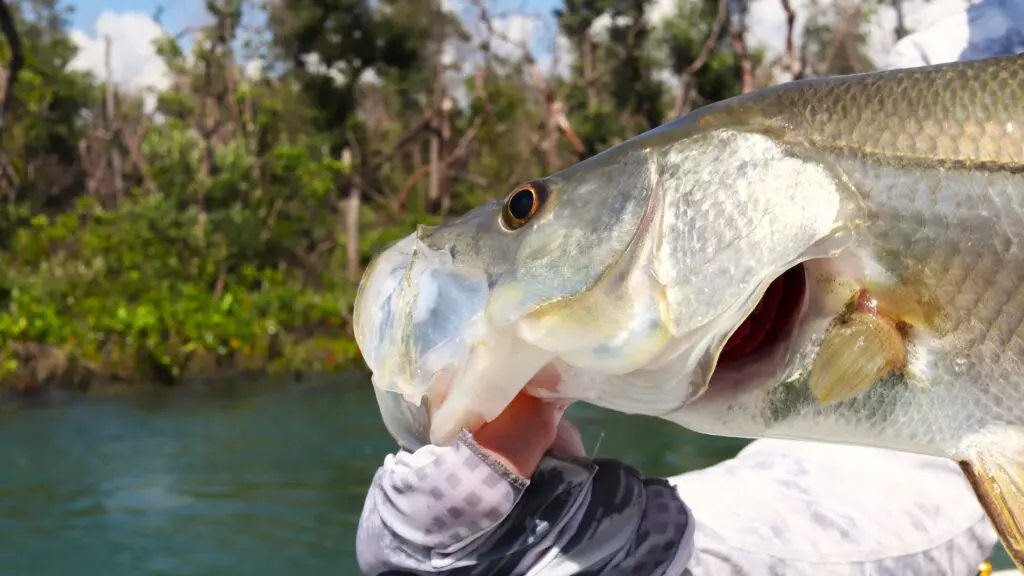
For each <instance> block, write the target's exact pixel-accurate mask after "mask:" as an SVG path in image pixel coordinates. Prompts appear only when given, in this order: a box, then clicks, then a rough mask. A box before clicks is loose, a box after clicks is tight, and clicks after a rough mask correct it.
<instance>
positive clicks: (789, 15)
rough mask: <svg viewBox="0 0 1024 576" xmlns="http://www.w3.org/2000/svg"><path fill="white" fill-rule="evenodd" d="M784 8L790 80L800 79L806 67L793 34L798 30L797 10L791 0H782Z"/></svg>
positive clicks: (787, 65)
mask: <svg viewBox="0 0 1024 576" xmlns="http://www.w3.org/2000/svg"><path fill="white" fill-rule="evenodd" d="M782 9H783V10H784V11H785V12H786V68H787V69H788V70H789V74H790V76H792V78H790V80H798V79H799V78H801V77H803V75H804V69H803V66H802V65H801V63H800V59H798V58H797V55H796V44H795V41H794V39H793V35H794V34H795V32H796V30H795V29H796V10H794V9H793V4H792V2H790V0H782Z"/></svg>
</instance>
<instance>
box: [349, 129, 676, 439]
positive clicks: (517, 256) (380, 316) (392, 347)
mask: <svg viewBox="0 0 1024 576" xmlns="http://www.w3.org/2000/svg"><path fill="white" fill-rule="evenodd" d="M651 168H652V165H651V158H650V156H649V155H648V153H647V152H646V151H645V150H643V149H641V148H619V149H612V150H610V151H608V152H606V153H605V154H602V155H598V156H595V157H593V158H591V159H588V160H587V161H584V162H582V163H580V164H577V165H575V166H573V167H570V168H569V169H566V170H564V171H562V172H559V173H557V174H554V175H552V176H550V177H547V178H543V179H538V180H534V181H530V182H526V183H524V184H521V185H519V186H517V187H515V188H514V189H513V190H511V191H510V192H509V193H508V194H507V195H506V196H505V198H503V199H502V200H497V201H493V202H490V203H487V204H485V205H482V206H479V207H477V208H476V209H474V210H471V211H469V212H467V213H466V214H464V215H462V216H460V217H457V218H454V219H452V220H450V221H448V222H446V223H444V224H441V225H439V226H436V227H425V226H421V227H419V228H418V229H417V230H416V232H415V233H413V234H410V235H409V236H407V237H405V238H403V239H401V240H399V241H398V242H396V243H394V244H393V245H391V246H389V247H387V248H386V249H384V250H383V251H382V252H381V253H379V254H378V255H377V257H376V258H375V259H374V260H373V261H372V262H371V264H370V266H369V267H368V268H367V270H366V271H365V272H364V274H363V278H362V280H361V282H360V286H359V289H358V292H357V296H356V301H355V311H354V326H355V336H356V341H357V343H358V345H359V348H360V351H361V353H362V355H363V358H364V360H365V361H366V363H367V365H368V366H369V368H370V369H371V371H372V373H373V382H374V388H375V391H376V393H377V397H378V401H379V403H380V407H381V413H382V415H383V417H384V421H385V423H386V424H387V426H388V428H389V430H390V431H391V433H392V435H393V436H394V437H395V438H396V439H397V440H398V441H399V443H401V444H403V445H405V446H406V447H410V448H415V447H416V446H419V445H422V444H423V443H424V442H425V441H426V439H427V438H428V437H429V440H430V441H431V442H433V443H437V444H441V443H447V442H448V441H450V440H451V439H452V438H453V437H454V435H455V434H456V433H457V432H458V431H459V430H460V429H462V428H466V429H470V430H473V429H475V428H476V427H478V426H480V425H481V424H483V423H484V422H487V421H489V420H491V419H493V418H494V417H496V416H497V415H498V414H500V412H501V411H502V410H503V409H504V407H505V406H507V405H508V403H509V402H510V401H511V400H512V399H513V398H514V397H515V395H516V394H517V393H519V392H520V391H521V390H522V389H523V387H524V386H525V385H526V383H527V382H528V381H529V380H530V379H531V378H532V377H533V376H534V375H535V374H537V372H539V371H540V370H541V369H543V368H544V367H545V366H548V365H550V364H551V363H552V362H553V361H556V360H558V359H559V358H560V357H562V356H573V354H572V353H571V352H575V359H576V360H577V363H579V362H580V361H581V360H583V361H582V364H581V365H580V366H579V368H582V369H584V370H586V369H588V368H592V367H591V366H589V365H587V364H586V361H585V359H586V357H588V356H598V357H600V358H601V362H602V363H603V364H604V365H606V366H612V367H614V366H615V365H616V364H617V362H618V361H619V359H617V358H615V357H613V356H610V355H609V352H608V351H605V352H604V353H601V350H600V348H601V346H602V344H606V343H607V341H608V340H611V339H614V338H615V337H616V336H618V335H620V334H621V333H622V332H624V331H626V330H627V329H628V325H626V326H623V325H622V323H623V322H626V323H629V322H632V321H633V319H632V318H628V317H626V316H624V315H613V314H601V313H597V314H590V313H587V311H586V310H583V311H580V309H579V308H580V306H579V304H580V303H581V302H582V301H585V300H592V299H593V297H592V295H593V294H594V293H595V289H596V287H597V286H599V285H600V286H602V288H601V290H600V292H601V293H603V294H611V293H614V292H616V291H621V290H622V283H623V282H625V281H626V280H627V278H626V277H625V276H623V275H622V274H617V275H616V274H614V271H615V270H616V269H617V268H621V267H622V265H623V260H624V258H625V257H626V256H627V255H628V254H629V252H630V251H631V250H635V249H636V246H637V244H638V243H642V241H643V239H644V238H645V237H646V232H647V231H648V229H649V225H650V222H651V218H652V215H653V214H654V212H655V209H656V207H655V206H654V205H653V203H652V198H653V197H654V194H652V190H654V188H655V185H654V183H653V181H652V170H651ZM628 264H629V266H630V267H631V266H632V265H633V263H631V262H630V263H628ZM613 276H614V277H613ZM565 314H571V317H568V316H566V315H565ZM549 392H553V391H549ZM537 393H538V394H541V393H542V392H541V391H537Z"/></svg>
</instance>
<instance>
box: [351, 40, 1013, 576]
mask: <svg viewBox="0 0 1024 576" xmlns="http://www.w3.org/2000/svg"><path fill="white" fill-rule="evenodd" d="M1022 172H1024V56H1011V57H1002V58H994V59H987V60H978V61H973V62H959V63H954V64H944V65H937V66H930V67H924V68H916V69H907V70H897V71H886V72H875V73H867V74H858V75H851V76H841V77H830V78H823V79H810V80H804V81H799V82H792V83H788V84H784V85H780V86H776V87H773V88H769V89H765V90H761V91H758V92H753V93H749V94H745V95H743V96H739V97H736V98H732V99H729V100H726V101H722V102H719V103H716V104H713V105H709V106H706V107H703V108H700V109H698V110H696V111H694V112H692V113H690V114H688V115H687V116H685V117H683V118H680V119H679V120H676V121H674V122H672V123H669V124H666V125H663V126H661V127H658V128H656V129H654V130H651V131H649V132H647V133H644V134H642V135H640V136H638V137H636V138H634V139H632V140H629V141H626V142H624V143H622V144H620V145H618V146H615V147H613V148H611V149H609V150H607V151H605V152H603V153H601V154H599V155H597V156H594V157H592V158H590V159H587V160H585V161H583V162H580V163H578V164H576V165H574V166H572V167H570V168H567V169H565V170H563V171H560V172H558V173H556V174H553V175H550V176H548V177H545V178H540V179H537V180H534V181H531V182H527V183H524V184H522V185H520V186H518V187H517V188H515V189H514V190H512V191H510V192H509V193H508V195H507V197H505V198H504V199H503V200H501V201H495V202H492V203H489V204H487V205H484V206H480V207H478V208H476V209H475V210H473V211H471V212H469V213H467V214H465V215H463V216H461V217H459V218H457V219H454V220H452V221H450V222H448V223H445V224H444V225H441V226H438V227H433V228H426V227H421V228H419V229H418V230H417V231H416V232H415V233H414V234H412V235H410V236H409V237H407V238H405V239H403V240H401V241H399V242H397V243H396V244H394V245H392V246H390V247H389V248H387V249H386V250H384V251H383V252H382V253H381V254H379V256H378V257H377V258H376V259H375V260H374V262H373V263H372V264H371V267H370V268H369V269H368V270H367V271H366V273H365V275H364V278H363V280H362V283H361V286H360V291H359V295H358V299H357V302H356V309H355V328H356V336H357V339H358V343H359V346H360V350H361V351H362V354H363V356H364V359H365V360H366V362H367V364H368V366H369V367H370V368H371V369H372V371H373V379H374V385H375V389H376V391H377V394H378V400H379V403H380V407H381V411H382V415H383V418H384V420H385V422H386V423H387V425H388V427H389V429H390V430H391V432H392V434H393V435H394V436H395V437H396V438H397V439H398V440H399V441H400V442H401V443H403V444H404V445H406V446H407V447H416V446H417V445H418V444H421V443H424V442H433V443H436V444H441V443H446V442H448V441H450V440H451V439H452V438H453V436H454V435H455V434H456V433H457V431H458V430H459V429H461V428H467V429H470V430H473V429H474V428H475V427H478V426H480V425H481V424H482V423H483V422H485V421H488V420H490V419H492V418H494V417H495V416H496V415H497V414H499V413H500V412H501V410H502V409H503V408H504V407H505V406H506V405H507V404H508V403H509V402H510V401H511V399H512V398H513V397H514V396H515V395H516V394H517V393H519V392H521V391H522V390H523V388H524V386H525V385H526V384H527V382H528V381H529V380H530V379H531V377H532V376H534V375H535V374H537V373H538V372H539V371H541V370H558V371H559V372H560V373H561V375H562V377H563V378H562V381H561V384H560V385H559V386H558V387H557V388H556V389H544V390H529V389H527V392H528V393H531V394H534V395H536V396H540V397H544V398H559V399H562V400H565V401H577V400H580V401H586V402H590V403H593V404H596V405H599V406H603V407H606V408H610V409H613V410H618V411H622V412H629V413H638V414H647V415H653V416H658V417H661V418H665V419H667V420H670V421H672V422H675V423H677V424H679V425H681V426H684V427H686V428H690V429H693V430H696V431H699V432H704V433H708V434H716V435H727V436H736V437H748V438H756V437H777V438H793V439H806V440H817V441H826V442H839V443H846V444H859V445H869V446H877V447H884V448H891V449H896V450H902V451H910V452H916V453H922V454H931V455H938V456H942V457H946V458H949V459H952V460H954V461H956V462H958V463H959V465H960V466H961V468H962V470H963V472H964V474H965V476H966V478H967V479H968V481H969V482H970V483H971V485H972V486H973V488H974V490H975V493H976V494H977V496H978V498H979V501H980V502H981V503H982V505H983V507H984V508H985V510H986V511H987V513H988V515H989V517H990V519H991V520H992V522H993V525H994V526H995V527H996V529H997V531H998V532H999V534H1000V536H1001V538H1002V540H1003V542H1004V544H1005V545H1006V548H1007V549H1008V550H1009V552H1010V554H1011V556H1013V558H1014V560H1015V561H1016V563H1017V565H1018V566H1019V567H1021V568H1022V569H1024V247H1022V246H1021V241H1024V174H1022Z"/></svg>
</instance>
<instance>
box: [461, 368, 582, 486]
mask: <svg viewBox="0 0 1024 576" xmlns="http://www.w3.org/2000/svg"><path fill="white" fill-rule="evenodd" d="M560 378H561V377H560V375H559V374H558V373H557V372H556V371H554V370H542V371H541V372H540V373H538V374H537V375H536V376H534V377H533V379H532V380H531V381H530V383H529V384H528V385H527V387H528V388H547V389H551V388H554V387H555V386H556V385H557V384H558V382H559V380H560ZM565 408H566V405H564V404H560V403H556V402H551V401H546V400H540V399H538V398H535V397H533V396H530V395H528V394H526V393H524V392H520V393H519V395H517V396H516V397H515V399H513V400H512V402H511V403H510V404H509V405H508V407H507V408H505V410H504V411H503V412H502V413H501V414H499V415H498V417H497V418H495V419H494V420H492V421H490V422H488V423H486V424H484V425H483V426H481V427H480V428H479V429H477V431H476V432H474V433H473V438H474V440H476V443H477V444H479V445H480V447H481V448H483V449H484V450H486V451H487V452H488V453H490V455H491V456H492V457H493V458H495V459H496V460H498V461H500V462H501V463H503V464H504V465H505V466H506V467H508V468H509V470H512V471H513V472H515V473H516V474H519V475H520V476H522V477H524V478H529V477H530V476H532V475H533V472H534V471H535V470H536V469H537V466H538V465H539V464H540V461H541V458H543V457H544V453H545V452H546V451H548V450H549V449H555V450H559V451H563V452H568V453H570V454H575V455H577V456H584V455H585V451H584V449H583V441H582V439H581V438H580V433H579V430H578V429H577V428H576V426H574V425H573V424H572V423H571V422H569V421H568V420H566V419H565V418H563V415H564V413H565Z"/></svg>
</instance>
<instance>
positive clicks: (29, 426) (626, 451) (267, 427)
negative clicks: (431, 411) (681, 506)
mask: <svg viewBox="0 0 1024 576" xmlns="http://www.w3.org/2000/svg"><path fill="white" fill-rule="evenodd" d="M339 379H343V378H340V377H336V378H335V380H336V381H335V382H330V383H327V382H314V383H310V382H306V383H303V384H298V385H292V386H287V387H283V388H282V387H281V386H262V387H261V386H257V385H252V384H251V383H248V384H246V385H245V386H240V387H239V388H238V389H237V390H236V391H233V392H229V391H225V390H219V391H216V392H213V391H173V392H165V393H160V394H148V395H145V396H136V397H131V398H103V399H89V400H63V401H47V402H46V403H45V405H39V406H33V407H31V408H17V409H14V408H7V409H4V408H0V575H3V576H7V575H12V576H37V575H40V576H41V575H51V574H52V575H59V576H77V575H89V576H92V575H97V576H99V575H102V576H122V575H125V576H128V575H131V576H139V575H144V574H145V575H150V574H152V575H165V574H166V575H175V576H183V575H191V574H196V575H200V574H201V575H204V576H207V575H209V576H213V575H220V574H232V575H236V574H237V575H244V576H258V575H264V574H266V575H288V576H290V575H298V574H302V575H313V574H317V575H319V574H356V573H357V571H356V564H355V551H354V534H355V528H356V524H357V522H358V519H359V512H360V509H361V507H362V502H363V497H364V491H365V490H366V486H367V484H368V482H369V480H370V478H371V477H372V475H373V472H374V470H375V469H376V467H377V465H378V464H379V462H380V461H381V459H382V458H383V457H384V455H385V454H387V453H388V452H389V451H391V450H392V449H393V445H392V443H391V440H390V438H389V437H388V436H387V435H386V433H385V431H384V428H383V427H382V426H381V424H380V422H379V419H378V416H377V412H376V404H375V403H374V401H373V397H372V393H371V392H370V391H369V390H368V384H365V383H363V382H361V381H350V382H338V381H337V380H339ZM573 418H574V420H575V421H576V422H577V423H579V425H580V428H581V431H582V433H583V435H584V440H585V442H586V445H587V446H588V448H590V447H593V446H594V445H595V443H596V442H597V441H598V439H599V438H600V441H601V443H600V448H599V454H600V455H602V456H611V457H617V458H623V459H625V460H627V461H629V462H631V463H633V464H634V465H636V466H638V467H639V468H640V469H641V470H642V471H644V472H645V473H648V474H666V475H667V474H678V473H680V472H682V471H685V470H689V469H693V468H700V467H704V466H708V465H710V464H713V463H715V462H717V461H719V460H721V459H723V458H727V457H729V456H731V455H733V454H734V453H735V452H736V450H738V449H739V448H740V447H741V446H742V445H743V443H742V442H738V441H735V440H728V439H721V438H710V437H704V436H697V435H695V434H691V433H688V432H686V431H684V430H681V429H679V428H677V427H675V426H673V425H671V424H668V423H663V422H659V421H656V420H653V419H645V418H639V417H629V416H623V415H617V414H611V413H608V412H604V411H600V410H597V409H593V408H589V407H580V409H576V408H574V412H573ZM602 433H603V436H602ZM999 564H1000V566H1007V565H1008V564H1007V562H1006V559H1005V558H1002V559H1000V562H999Z"/></svg>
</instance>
